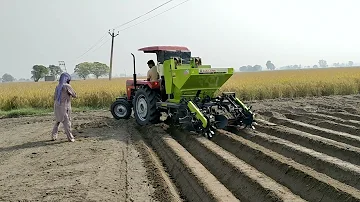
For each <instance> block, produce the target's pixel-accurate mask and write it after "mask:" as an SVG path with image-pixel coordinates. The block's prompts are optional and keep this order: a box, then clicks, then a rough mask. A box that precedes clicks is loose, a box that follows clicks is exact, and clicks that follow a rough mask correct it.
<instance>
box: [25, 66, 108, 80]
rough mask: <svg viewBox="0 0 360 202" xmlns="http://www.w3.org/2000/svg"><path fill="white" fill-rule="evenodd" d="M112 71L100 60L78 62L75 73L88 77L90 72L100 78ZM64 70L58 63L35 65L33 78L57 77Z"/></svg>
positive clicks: (84, 77)
mask: <svg viewBox="0 0 360 202" xmlns="http://www.w3.org/2000/svg"><path fill="white" fill-rule="evenodd" d="M109 72H110V67H108V66H107V65H106V64H103V63H100V62H93V63H91V62H83V63H80V64H77V65H76V66H75V69H74V73H76V74H77V75H78V76H79V77H80V78H82V79H84V80H85V79H86V78H87V77H88V76H89V75H90V74H93V75H95V77H96V78H97V79H98V78H99V77H101V76H104V75H107V74H109ZM62 73H63V70H62V69H61V68H60V67H59V66H56V65H49V66H48V67H46V66H44V65H34V66H33V67H32V71H31V75H32V76H31V79H33V80H34V81H35V82H38V81H39V80H40V79H42V78H45V76H54V77H55V79H57V78H58V77H59V76H60V75H61V74H62Z"/></svg>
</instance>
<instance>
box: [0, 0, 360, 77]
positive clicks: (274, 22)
mask: <svg viewBox="0 0 360 202" xmlns="http://www.w3.org/2000/svg"><path fill="white" fill-rule="evenodd" d="M166 1H167V0H151V1H150V0H131V1H130V0H128V1H126V0H122V1H119V0H76V1H74V0H51V1H49V0H0V25H1V28H0V29H1V32H0V43H1V46H0V59H1V66H0V74H1V75H2V74H4V73H10V74H12V75H13V76H15V77H16V78H18V79H19V78H30V77H31V73H30V72H31V68H32V66H33V65H34V64H43V65H45V66H48V65H50V64H58V61H59V60H64V61H65V62H66V66H67V69H68V72H70V73H72V72H73V70H74V67H75V65H76V64H78V63H80V62H83V61H90V62H93V61H99V62H103V63H106V64H109V58H110V40H111V37H110V36H109V34H107V32H108V30H109V29H112V28H114V27H116V26H118V25H121V24H123V23H125V22H127V21H129V20H131V19H133V18H135V17H137V16H139V15H142V14H143V13H145V12H147V11H149V10H151V9H152V8H155V7H156V6H158V5H160V4H162V3H164V2H166ZM182 1H183V0H174V1H173V2H171V3H169V4H167V5H166V6H164V7H162V8H161V9H159V10H156V11H154V12H153V13H151V14H149V15H147V16H145V17H143V18H141V19H139V20H137V21H135V22H133V23H131V24H128V25H125V26H123V27H119V28H118V29H116V31H117V30H121V29H124V28H126V27H127V26H131V25H133V24H136V23H138V22H140V21H142V20H145V19H147V18H149V17H152V16H154V15H156V14H158V13H160V12H162V11H164V10H166V9H168V8H170V7H172V6H174V5H176V4H178V3H181V2H182ZM359 7H360V2H359V1H358V0H341V1H340V0H293V1H290V0H271V1H269V0H253V1H245V0H190V1H188V2H187V3H185V4H183V5H181V6H179V7H177V8H175V9H173V10H170V11H169V12H166V13H164V14H162V15H160V16H158V17H156V18H153V19H151V20H149V21H147V22H145V23H142V24H140V25H137V26H135V27H132V28H130V29H127V30H124V31H121V32H120V35H119V36H118V37H116V38H115V46H114V60H113V75H118V74H120V73H123V72H124V71H126V72H127V74H132V58H131V55H130V53H131V52H133V53H134V54H135V55H136V57H137V68H138V69H139V71H140V72H146V71H147V65H146V61H147V60H148V59H155V57H154V55H152V54H144V53H142V52H139V51H137V49H138V48H141V47H144V46H151V45H183V46H187V47H189V48H190V49H191V50H192V52H193V55H194V56H200V57H202V58H203V63H206V64H212V65H213V66H216V67H226V66H230V67H234V68H236V69H238V68H239V67H240V66H242V65H248V64H250V65H255V64H260V65H262V66H265V63H266V61H267V60H271V61H272V62H273V63H274V64H275V66H277V67H280V66H284V65H288V64H302V65H311V66H312V65H314V64H316V63H317V62H318V60H319V59H325V60H327V61H328V64H332V63H334V62H347V61H349V60H353V61H354V62H355V63H357V62H360V38H359V36H360V29H359V24H358V19H359V17H358V9H359ZM104 35H105V37H103V36H104ZM102 37H103V38H102ZM101 38H102V39H103V40H102V41H100V43H99V44H98V45H97V46H96V47H95V48H94V49H93V50H91V51H89V52H88V53H87V54H86V55H84V56H83V57H81V58H79V59H77V58H78V57H79V56H81V55H82V54H83V53H85V52H86V51H87V50H88V49H89V48H90V47H91V46H93V45H94V44H95V43H96V42H97V41H99V40H100V39H101ZM104 42H106V43H105V44H104ZM101 45H102V46H101ZM100 46H101V47H100ZM98 47H100V48H98Z"/></svg>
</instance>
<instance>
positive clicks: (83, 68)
mask: <svg viewBox="0 0 360 202" xmlns="http://www.w3.org/2000/svg"><path fill="white" fill-rule="evenodd" d="M91 67H92V64H91V63H90V62H83V63H80V64H77V65H76V66H75V69H74V72H75V73H76V74H77V75H78V76H79V77H80V78H82V79H84V80H85V79H86V77H88V76H89V74H91Z"/></svg>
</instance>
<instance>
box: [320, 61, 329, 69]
mask: <svg viewBox="0 0 360 202" xmlns="http://www.w3.org/2000/svg"><path fill="white" fill-rule="evenodd" d="M319 66H320V67H321V68H325V67H327V66H328V65H327V62H326V60H319Z"/></svg>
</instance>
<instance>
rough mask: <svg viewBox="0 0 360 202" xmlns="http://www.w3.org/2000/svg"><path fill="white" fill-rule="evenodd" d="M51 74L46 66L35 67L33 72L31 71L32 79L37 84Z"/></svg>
mask: <svg viewBox="0 0 360 202" xmlns="http://www.w3.org/2000/svg"><path fill="white" fill-rule="evenodd" d="M48 73H49V69H48V68H46V67H45V66H44V65H34V66H33V70H32V71H31V74H32V77H31V79H33V80H34V81H35V82H38V81H39V80H40V79H42V78H44V77H45V76H46V75H47V74H48Z"/></svg>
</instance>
